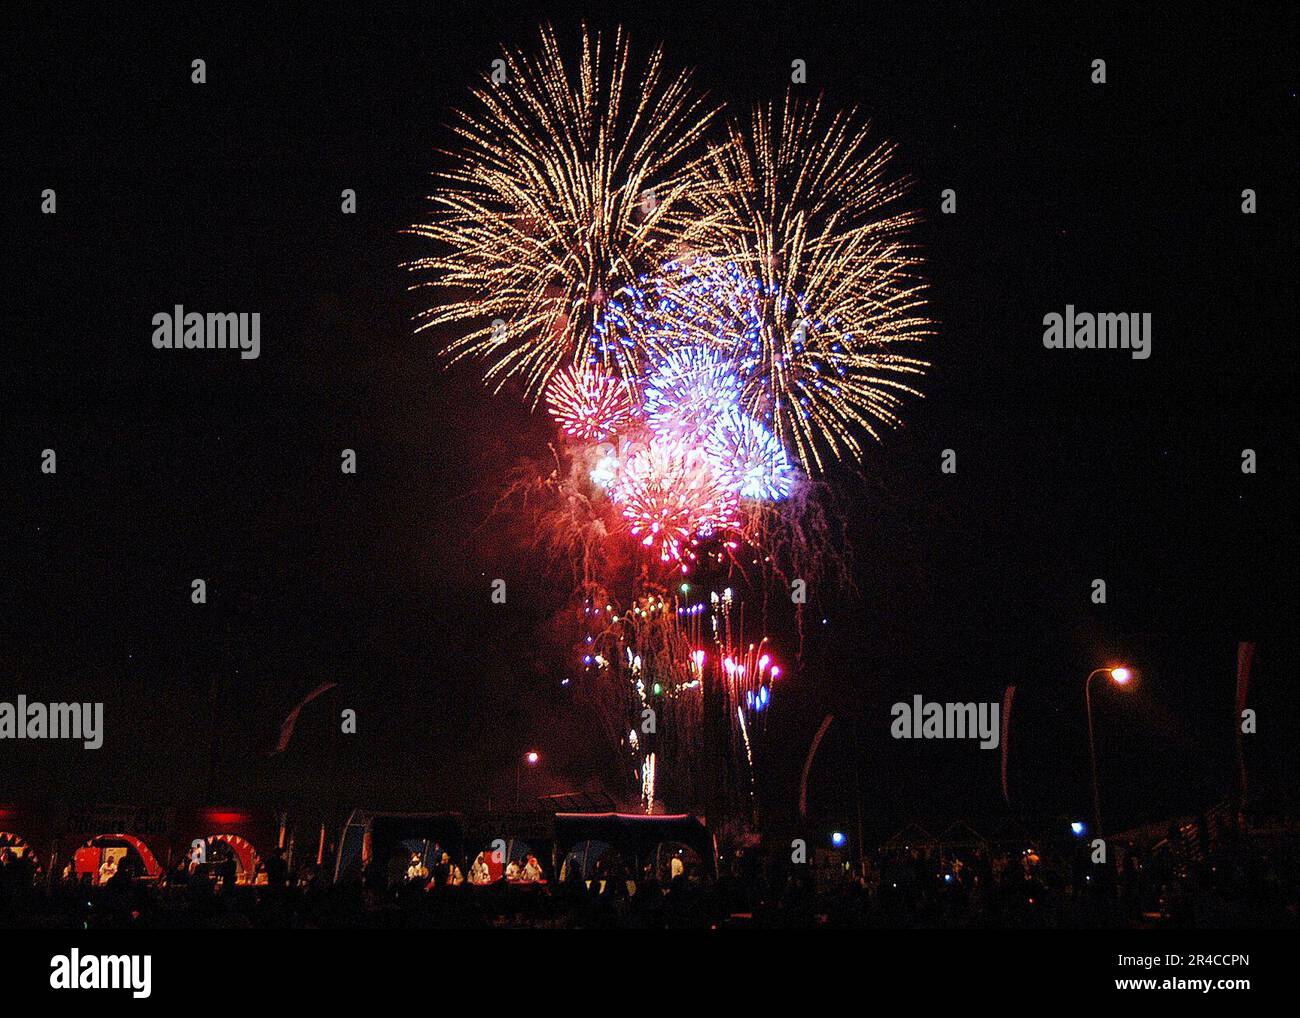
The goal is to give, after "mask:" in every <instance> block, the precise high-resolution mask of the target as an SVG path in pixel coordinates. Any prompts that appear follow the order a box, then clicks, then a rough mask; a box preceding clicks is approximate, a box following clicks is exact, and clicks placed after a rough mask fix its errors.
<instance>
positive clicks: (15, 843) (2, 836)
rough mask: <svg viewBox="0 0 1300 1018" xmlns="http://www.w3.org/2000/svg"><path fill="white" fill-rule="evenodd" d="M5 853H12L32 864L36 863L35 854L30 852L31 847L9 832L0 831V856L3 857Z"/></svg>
mask: <svg viewBox="0 0 1300 1018" xmlns="http://www.w3.org/2000/svg"><path fill="white" fill-rule="evenodd" d="M5 852H12V853H13V854H14V855H16V856H18V857H19V858H23V859H27V860H28V861H29V862H32V863H34V862H36V854H35V853H34V852H33V851H32V846H31V845H29V844H27V842H26V841H24V840H23V839H22V838H21V837H19V836H18V835H17V834H14V833H12V832H11V831H0V855H4V853H5Z"/></svg>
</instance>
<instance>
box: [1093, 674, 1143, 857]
mask: <svg viewBox="0 0 1300 1018" xmlns="http://www.w3.org/2000/svg"><path fill="white" fill-rule="evenodd" d="M1103 674H1108V675H1110V678H1111V681H1112V682H1114V683H1115V685H1117V686H1126V685H1128V682H1129V680H1130V679H1131V678H1133V673H1132V672H1131V671H1130V670H1129V669H1128V668H1124V667H1122V666H1121V667H1119V668H1094V669H1093V670H1092V671H1091V672H1089V673H1088V678H1087V679H1086V680H1085V681H1084V683H1083V703H1084V707H1085V708H1086V710H1087V713H1088V757H1089V759H1090V760H1091V761H1092V826H1093V830H1094V831H1096V832H1097V835H1098V837H1100V836H1101V794H1100V793H1099V792H1098V790H1097V743H1096V742H1095V741H1094V740H1093V735H1092V680H1093V679H1095V678H1096V677H1097V676H1098V675H1103Z"/></svg>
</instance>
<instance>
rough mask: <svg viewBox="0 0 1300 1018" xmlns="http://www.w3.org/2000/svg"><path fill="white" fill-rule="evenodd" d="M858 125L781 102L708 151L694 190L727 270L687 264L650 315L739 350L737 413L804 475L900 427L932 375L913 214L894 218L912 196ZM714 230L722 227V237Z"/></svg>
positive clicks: (717, 262)
mask: <svg viewBox="0 0 1300 1018" xmlns="http://www.w3.org/2000/svg"><path fill="white" fill-rule="evenodd" d="M867 134H868V129H867V125H865V124H858V123H857V122H856V120H855V117H854V116H853V115H852V114H842V113H836V114H834V115H831V116H829V117H827V116H823V115H822V113H821V110H820V101H817V102H813V103H802V102H799V101H796V100H794V99H793V98H792V97H788V98H787V100H786V103H785V106H784V108H783V110H782V111H781V112H780V113H779V114H777V113H775V112H774V110H773V109H772V107H770V106H769V107H766V108H760V109H757V110H755V111H754V114H753V117H752V120H751V123H750V129H749V130H744V129H742V128H741V127H740V126H739V125H737V124H732V125H731V127H730V137H729V140H728V142H727V143H726V144H724V145H719V146H716V147H714V148H713V149H712V150H711V160H710V164H709V168H708V171H707V174H706V177H707V183H706V184H705V185H703V186H702V187H701V189H700V192H699V193H700V194H701V195H702V196H703V199H704V201H705V203H706V204H707V205H708V207H709V209H710V215H708V216H707V217H705V216H703V214H702V218H707V220H708V222H709V223H710V224H713V225H712V227H711V229H712V231H713V232H712V234H711V244H712V247H713V248H714V249H715V250H718V251H724V252H726V258H725V260H724V259H721V258H719V259H712V260H710V259H695V260H694V261H693V262H692V263H691V264H688V265H685V266H683V267H681V268H680V269H679V271H677V272H676V273H675V274H673V275H671V276H669V277H668V278H669V280H670V282H671V281H674V280H675V284H674V285H675V286H676V287H677V288H678V291H679V292H678V293H677V294H675V295H674V294H669V295H668V296H667V297H665V296H664V295H663V294H661V295H660V297H659V299H658V301H657V302H656V307H657V308H658V309H660V310H661V311H662V312H665V313H669V314H674V311H673V309H686V313H685V314H684V315H683V314H681V313H680V311H678V312H675V314H676V317H675V319H674V321H672V322H671V323H669V325H668V326H667V331H668V332H670V333H673V334H680V333H683V332H686V333H693V334H694V335H695V337H696V338H697V339H699V340H702V341H707V342H713V343H720V344H723V345H725V346H734V347H735V348H736V349H737V350H738V356H739V357H740V359H741V363H742V364H743V366H744V368H745V370H746V372H747V374H746V384H745V391H744V394H743V396H742V399H741V404H742V406H743V408H744V409H745V410H746V411H747V412H749V413H750V414H751V416H754V417H756V418H759V419H760V420H763V421H766V422H767V423H768V425H769V426H770V427H771V429H772V431H773V433H774V434H775V435H776V436H777V437H778V438H779V439H780V440H781V441H782V443H783V444H784V445H785V446H786V448H788V449H790V450H791V451H792V452H793V453H794V454H795V455H796V456H797V457H798V459H799V460H800V461H801V462H802V463H803V465H804V466H805V467H806V468H807V469H809V470H818V471H820V470H824V469H825V465H826V461H827V460H834V459H841V458H845V457H851V458H859V457H860V456H861V453H862V445H861V440H860V437H859V435H860V434H861V433H865V434H867V435H869V436H871V437H872V438H879V431H878V429H879V428H880V427H881V426H894V425H896V424H897V423H898V416H897V410H898V408H899V407H900V406H901V404H902V402H903V400H904V398H905V397H907V396H909V395H910V396H919V395H920V392H919V391H918V390H917V389H916V388H915V386H914V384H913V382H914V380H915V379H916V378H917V377H918V376H919V375H921V374H922V373H923V372H924V371H925V369H926V367H927V366H928V365H927V363H926V362H925V361H923V360H921V359H918V358H917V357H916V356H914V355H913V353H912V352H911V351H913V350H914V348H915V345H916V344H917V343H918V342H919V341H921V340H923V339H924V338H925V337H927V336H929V335H931V331H930V328H929V326H930V324H931V323H930V322H929V321H928V320H927V319H925V318H924V317H921V316H920V310H921V308H922V306H923V304H924V282H923V281H922V280H921V279H920V277H919V276H918V275H917V272H916V270H917V267H918V266H919V264H920V258H919V256H918V255H917V254H916V252H915V251H914V249H913V247H912V246H911V245H910V244H909V243H907V241H906V237H905V234H906V231H907V229H908V228H909V227H911V226H912V225H913V224H914V223H915V222H916V219H917V217H916V214H915V213H913V212H908V211H893V208H894V206H895V204H896V202H897V200H898V199H899V198H900V197H901V196H902V195H903V194H904V193H905V191H906V190H907V189H908V187H909V183H910V182H909V181H908V180H907V179H906V178H890V177H889V176H888V167H889V161H890V157H891V155H892V153H893V148H892V147H891V146H889V145H886V144H880V145H875V146H872V145H871V144H869V143H868V140H867ZM718 224H721V225H718Z"/></svg>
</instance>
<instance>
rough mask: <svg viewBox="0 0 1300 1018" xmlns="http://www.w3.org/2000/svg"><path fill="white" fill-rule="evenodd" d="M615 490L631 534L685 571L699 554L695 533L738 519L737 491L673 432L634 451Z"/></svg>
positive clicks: (710, 532) (704, 534)
mask: <svg viewBox="0 0 1300 1018" xmlns="http://www.w3.org/2000/svg"><path fill="white" fill-rule="evenodd" d="M613 493H614V497H615V499H616V501H618V502H619V503H620V505H621V507H622V512H623V516H624V518H625V519H627V520H628V522H629V525H630V528H631V532H632V535H633V536H634V537H636V538H638V539H639V540H640V541H641V543H642V544H643V545H644V546H645V547H647V548H649V549H651V550H653V551H656V552H658V554H659V558H660V560H661V561H663V562H669V563H675V564H678V565H679V566H680V568H681V570H682V572H687V571H688V570H689V568H690V565H689V563H690V562H692V561H694V560H695V558H696V557H697V556H696V553H695V550H694V548H695V544H696V541H697V538H700V537H710V536H712V535H713V534H715V533H717V532H719V531H724V530H727V529H729V528H733V527H736V526H737V525H738V524H739V518H738V507H737V503H736V498H735V494H734V493H733V491H732V490H731V489H730V488H728V487H727V485H726V484H725V483H724V482H723V481H722V479H721V478H720V477H719V476H718V473H717V471H716V469H715V468H714V466H713V464H712V462H710V460H709V458H708V456H706V455H705V454H704V452H703V450H701V449H699V448H697V447H696V446H694V445H691V444H688V443H684V442H681V441H679V440H676V439H672V438H662V437H661V438H655V439H653V440H652V441H651V442H650V444H649V445H648V446H647V447H646V448H645V449H643V450H642V451H641V452H639V453H637V454H636V455H635V456H634V457H632V460H631V462H629V463H628V465H627V468H626V469H625V470H624V471H623V474H622V476H621V477H620V479H619V481H618V484H617V486H616V487H615V489H614V492H613Z"/></svg>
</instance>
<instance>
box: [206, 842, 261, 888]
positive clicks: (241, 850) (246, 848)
mask: <svg viewBox="0 0 1300 1018" xmlns="http://www.w3.org/2000/svg"><path fill="white" fill-rule="evenodd" d="M207 840H208V841H210V842H211V841H220V842H222V843H224V844H226V845H229V846H230V850H231V851H232V852H234V853H235V862H236V863H237V864H238V866H239V873H238V875H237V877H236V880H237V882H238V883H241V884H251V883H255V882H256V880H257V867H258V865H259V864H260V863H261V859H260V858H259V857H258V855H257V849H255V848H254V847H253V845H252V842H250V841H249V840H248V839H247V838H241V837H240V836H239V835H238V834H209V835H208V838H207Z"/></svg>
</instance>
